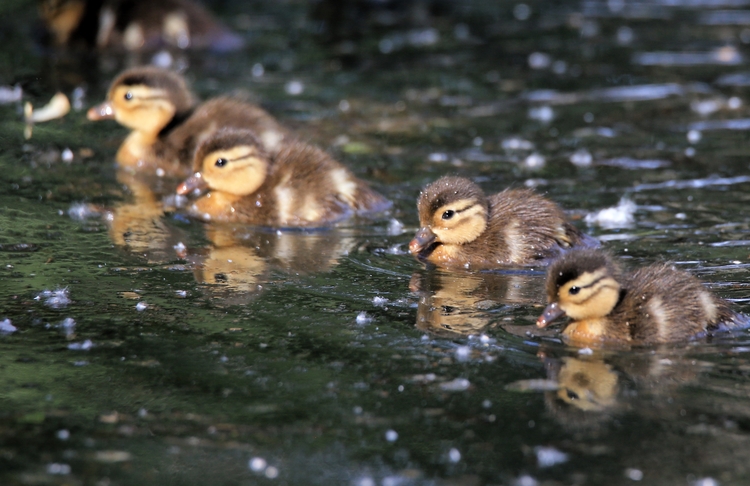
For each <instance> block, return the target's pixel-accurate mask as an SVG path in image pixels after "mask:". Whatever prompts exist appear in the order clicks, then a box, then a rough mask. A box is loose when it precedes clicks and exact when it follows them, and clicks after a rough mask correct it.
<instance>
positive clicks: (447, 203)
mask: <svg viewBox="0 0 750 486" xmlns="http://www.w3.org/2000/svg"><path fill="white" fill-rule="evenodd" d="M417 208H418V210H419V224H420V226H421V228H420V229H419V231H417V234H416V235H415V237H414V239H413V240H411V242H410V243H409V251H410V252H411V253H412V255H414V256H415V257H416V258H417V259H418V260H420V261H423V262H427V263H431V264H433V265H436V266H439V267H448V268H466V269H476V270H479V269H491V268H498V267H502V266H505V265H527V264H534V263H536V264H538V263H543V260H545V259H548V258H550V257H553V256H556V255H558V254H560V253H561V252H563V251H564V250H567V249H568V248H571V247H573V246H598V242H597V241H596V240H595V239H593V238H591V237H589V236H587V235H584V234H583V233H581V232H580V231H579V230H578V229H577V228H576V227H575V226H573V225H572V224H571V223H569V222H568V220H567V219H566V217H565V215H564V214H563V211H562V209H560V207H559V206H558V205H557V204H555V203H554V202H552V201H550V200H548V199H545V198H544V197H542V196H540V195H538V194H536V193H535V192H534V191H532V190H530V189H506V190H504V191H502V192H500V193H499V194H495V195H492V196H489V197H488V196H485V194H484V192H482V190H481V189H480V188H479V186H477V185H476V184H474V183H473V182H472V181H470V180H469V179H466V178H463V177H455V176H447V177H442V178H440V179H438V180H437V181H435V182H433V183H432V184H429V185H428V186H427V187H425V188H424V189H423V190H422V192H421V193H420V195H419V200H418V201H417Z"/></svg>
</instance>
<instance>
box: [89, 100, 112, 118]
mask: <svg viewBox="0 0 750 486" xmlns="http://www.w3.org/2000/svg"><path fill="white" fill-rule="evenodd" d="M86 118H88V119H89V120H92V121H99V120H114V119H115V110H114V108H113V107H112V103H110V102H109V101H105V102H103V103H99V104H98V105H96V106H92V107H91V108H89V111H87V112H86Z"/></svg>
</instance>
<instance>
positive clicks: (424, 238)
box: [409, 226, 437, 257]
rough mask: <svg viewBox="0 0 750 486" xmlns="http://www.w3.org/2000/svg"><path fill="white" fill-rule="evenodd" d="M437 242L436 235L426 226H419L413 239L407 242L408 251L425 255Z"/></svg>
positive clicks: (415, 254)
mask: <svg viewBox="0 0 750 486" xmlns="http://www.w3.org/2000/svg"><path fill="white" fill-rule="evenodd" d="M436 243H437V235H435V233H433V232H432V230H430V228H428V227H427V226H425V227H423V228H420V229H419V231H417V234H416V235H414V239H413V240H411V241H410V242H409V252H410V253H411V254H412V255H414V256H416V257H420V256H425V255H424V254H425V253H426V252H429V250H431V248H432V247H433V246H434V245H435V244H436Z"/></svg>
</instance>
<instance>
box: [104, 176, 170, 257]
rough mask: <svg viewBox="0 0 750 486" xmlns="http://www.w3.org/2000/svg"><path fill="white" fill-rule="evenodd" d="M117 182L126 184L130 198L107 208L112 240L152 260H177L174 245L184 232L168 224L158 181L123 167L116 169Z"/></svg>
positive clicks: (131, 251)
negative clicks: (152, 181) (145, 178)
mask: <svg viewBox="0 0 750 486" xmlns="http://www.w3.org/2000/svg"><path fill="white" fill-rule="evenodd" d="M117 181H118V182H120V183H121V184H123V185H124V186H126V187H127V189H128V191H129V193H130V196H131V198H129V200H128V201H126V202H121V203H119V204H116V205H115V206H114V207H113V208H112V209H110V210H108V211H107V215H106V218H107V223H108V225H109V236H110V238H111V240H112V242H113V243H114V244H115V245H117V246H119V247H122V248H125V249H126V250H127V251H129V252H130V253H133V254H136V255H139V256H143V257H145V258H146V259H147V261H148V262H149V263H164V262H168V261H172V260H174V259H175V253H174V246H175V245H176V244H177V243H178V242H179V241H181V240H182V239H183V238H184V234H183V232H181V231H180V230H178V229H177V228H175V227H172V226H170V225H168V224H166V222H165V220H164V218H163V216H164V205H163V203H162V199H161V194H160V193H159V191H158V190H155V189H158V184H156V185H154V184H150V183H149V182H148V181H147V180H144V179H143V178H141V177H138V176H137V175H135V174H132V173H129V172H126V171H122V170H120V171H117Z"/></svg>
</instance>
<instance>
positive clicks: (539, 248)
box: [479, 189, 599, 264]
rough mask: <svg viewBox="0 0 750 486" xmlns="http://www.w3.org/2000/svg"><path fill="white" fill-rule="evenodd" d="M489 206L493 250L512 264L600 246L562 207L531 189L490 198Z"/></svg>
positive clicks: (489, 231) (510, 191)
mask: <svg viewBox="0 0 750 486" xmlns="http://www.w3.org/2000/svg"><path fill="white" fill-rule="evenodd" d="M489 204H490V209H489V215H490V217H489V221H488V225H487V230H486V233H487V235H488V237H489V238H491V239H492V243H491V245H490V246H491V247H492V248H494V253H495V255H504V259H505V260H507V262H509V263H514V264H518V263H530V262H534V261H540V260H546V259H550V258H554V257H556V256H558V255H560V254H561V253H563V252H564V251H566V250H568V249H570V248H573V247H590V248H595V247H598V246H599V242H598V241H597V240H596V239H594V238H592V237H590V236H588V235H585V234H584V233H582V232H581V231H580V230H579V229H578V228H576V227H575V226H573V224H571V223H570V222H569V221H568V218H567V217H566V216H565V213H564V212H563V210H562V209H561V208H560V206H558V205H557V204H556V203H555V202H553V201H551V200H549V199H547V198H545V197H543V196H541V195H539V194H537V193H536V192H534V191H533V190H531V189H506V190H504V191H502V192H500V193H499V194H495V195H493V196H490V197H489ZM479 243H481V242H479Z"/></svg>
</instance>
